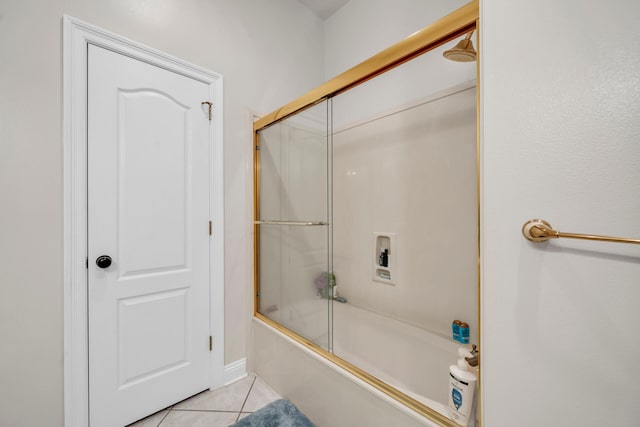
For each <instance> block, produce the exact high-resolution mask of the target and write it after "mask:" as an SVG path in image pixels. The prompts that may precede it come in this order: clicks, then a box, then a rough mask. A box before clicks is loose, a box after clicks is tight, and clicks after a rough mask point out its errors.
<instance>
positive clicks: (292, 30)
mask: <svg viewBox="0 0 640 427" xmlns="http://www.w3.org/2000/svg"><path fill="white" fill-rule="evenodd" d="M63 14H69V15H71V16H75V17H77V18H80V19H82V20H85V21H87V22H89V23H92V24H94V25H97V26H100V27H102V28H104V29H107V30H110V31H113V32H115V33H118V34H120V35H123V36H125V37H129V38H131V39H134V40H136V41H139V42H141V43H144V44H147V45H149V46H151V47H154V48H157V49H160V50H163V51H165V52H167V53H169V54H172V55H175V56H178V57H180V58H183V59H185V60H187V61H190V62H193V63H195V64H198V65H201V66H203V67H206V68H209V69H211V70H214V71H216V72H219V73H222V74H223V75H224V78H225V88H224V90H225V105H224V114H225V123H224V126H225V167H226V169H225V180H226V181H225V188H226V193H225V203H226V210H225V214H226V220H225V233H226V234H225V236H226V241H225V253H226V254H225V269H226V289H225V294H226V297H225V319H226V331H225V332H226V342H225V350H226V352H225V359H226V363H230V362H233V361H235V360H238V359H241V358H243V357H245V356H246V339H247V337H246V334H245V330H246V329H245V325H246V322H247V319H248V313H247V304H246V300H247V298H249V296H248V295H247V294H246V286H245V284H246V283H247V280H250V278H247V272H248V271H250V263H251V259H250V258H249V257H248V256H247V252H248V251H247V245H248V244H249V242H248V238H249V236H248V235H247V230H248V227H247V221H248V220H249V217H248V216H249V207H248V206H247V198H246V197H245V194H246V192H247V188H248V186H249V183H248V182H247V180H246V178H247V176H248V175H247V169H248V167H249V158H250V148H251V147H250V143H249V141H250V137H251V134H250V124H249V120H250V119H249V110H253V111H257V112H268V111H270V110H272V109H275V108H276V107H278V106H280V105H282V104H284V103H285V102H288V101H289V100H291V99H293V98H295V97H297V96H299V95H301V94H303V93H305V92H307V91H308V90H310V89H312V88H313V87H315V86H317V85H318V84H320V83H322V81H323V79H324V78H323V60H322V52H323V43H324V42H323V36H322V22H321V21H320V20H319V18H317V17H316V16H315V15H314V14H313V13H312V12H310V11H309V10H308V9H306V8H305V7H303V6H301V5H300V4H299V3H298V2H297V1H295V0H272V1H269V2H264V1H257V0H234V1H225V0H186V1H185V0H182V1H178V0H164V1H156V2H144V1H128V0H108V1H100V2H93V1H82V0H52V1H44V0H20V1H2V2H0V73H1V78H0V93H1V94H2V95H1V96H0V112H1V113H0V117H1V121H0V149H1V153H0V195H1V197H2V202H1V204H2V207H3V209H2V210H1V211H0V223H1V224H2V233H1V235H2V237H1V238H0V281H1V288H2V291H3V294H2V298H0V336H1V337H2V345H1V346H0V360H1V361H2V363H0V383H1V384H2V387H1V388H0V425H3V426H5V425H6V426H12V427H18V426H34V427H36V426H60V425H62V422H63V371H62V358H63V328H62V325H63V285H62V129H61V127H62V126H61V124H62V110H61V106H62V87H61V84H62V68H61V67H62V15H63Z"/></svg>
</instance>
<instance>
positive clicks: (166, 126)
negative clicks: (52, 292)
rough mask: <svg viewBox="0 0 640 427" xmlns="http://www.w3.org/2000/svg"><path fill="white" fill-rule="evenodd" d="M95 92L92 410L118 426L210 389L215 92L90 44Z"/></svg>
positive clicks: (95, 420)
mask: <svg viewBox="0 0 640 427" xmlns="http://www.w3.org/2000/svg"><path fill="white" fill-rule="evenodd" d="M88 93H89V98H88V218H89V221H88V236H89V239H88V253H89V265H88V267H89V268H88V278H89V280H88V283H89V290H88V292H89V389H90V392H89V396H90V397H89V399H90V402H89V412H90V422H91V427H99V426H109V427H113V426H122V425H126V424H129V423H131V422H134V421H136V420H138V419H140V418H143V417H145V416H146V415H149V414H151V413H153V412H155V411H157V410H160V409H162V408H164V407H167V406H169V405H171V404H173V403H175V402H178V401H180V400H182V399H185V398H186V397H189V396H191V395H193V394H195V393H197V392H199V391H202V390H204V389H207V388H208V378H209V346H208V337H209V235H208V221H209V160H208V159H209V121H208V117H207V113H206V112H205V111H203V110H202V108H201V106H200V102H201V101H203V100H207V99H208V98H209V88H208V85H206V84H205V83H202V82H199V81H196V80H194V79H191V78H188V77H185V76H182V75H180V74H177V73H174V72H171V71H168V70H165V69H162V68H159V67H156V66H153V65H150V64H147V63H144V62H141V61H138V60H135V59H132V58H129V57H127V56H124V55H120V54H117V53H115V52H112V51H109V50H107V49H103V48H100V47H97V46H92V45H90V46H89V81H88ZM100 255H109V256H111V258H112V260H113V262H112V264H111V266H109V267H108V268H99V267H98V266H97V265H96V263H95V260H96V258H97V257H98V256H100Z"/></svg>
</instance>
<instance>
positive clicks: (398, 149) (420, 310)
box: [331, 40, 478, 416]
mask: <svg viewBox="0 0 640 427" xmlns="http://www.w3.org/2000/svg"><path fill="white" fill-rule="evenodd" d="M456 42H457V40H453V41H451V42H450V43H448V44H445V45H443V46H441V47H439V48H436V49H434V50H433V51H431V52H428V53H426V54H424V55H422V56H420V57H417V58H415V59H413V60H412V61H409V62H406V63H405V64H403V65H401V66H399V67H397V68H395V69H393V70H391V71H389V72H387V73H385V74H382V75H380V76H378V77H376V78H374V79H371V80H369V81H367V82H366V83H363V84H361V85H359V86H357V87H355V88H353V89H351V90H349V91H345V92H343V93H340V94H339V95H336V96H334V97H333V98H332V99H331V101H332V109H331V110H332V125H333V126H332V165H333V168H332V178H333V184H332V185H333V188H334V191H333V197H332V202H333V212H332V216H333V272H334V274H335V277H336V281H337V286H338V290H339V293H340V296H342V297H344V298H345V299H346V302H345V303H339V302H338V301H334V303H333V305H334V306H333V336H332V349H333V352H334V354H335V355H336V356H339V357H340V358H342V359H344V360H346V361H347V362H350V363H352V364H354V365H356V366H358V367H360V368H362V369H364V370H366V371H367V372H368V373H369V374H372V375H373V376H375V377H376V378H379V379H381V380H383V381H384V382H386V383H387V384H389V385H392V386H393V387H394V388H396V389H397V390H400V391H402V392H403V393H405V394H407V395H409V396H411V397H413V398H414V399H416V400H418V401H420V402H422V403H424V404H426V405H427V406H429V407H431V408H432V409H435V410H437V411H438V412H440V413H441V414H442V415H445V416H446V415H447V413H448V412H447V409H446V405H447V401H448V393H449V388H448V378H449V377H448V369H449V365H452V364H455V363H456V358H457V348H458V347H462V346H463V344H461V343H458V342H456V341H454V340H453V339H452V328H451V324H452V321H453V320H460V321H462V322H466V323H467V324H469V325H470V329H471V334H470V342H469V344H468V345H467V347H469V346H470V344H478V340H477V339H478V334H477V331H478V322H477V319H478V297H477V296H478V293H477V277H478V268H477V265H478V228H477V223H478V220H477V219H478V205H477V200H478V195H477V185H478V184H477V165H476V161H477V135H476V88H475V81H474V80H475V75H476V64H475V63H473V62H472V63H455V62H451V61H448V60H446V59H444V58H443V57H442V51H444V50H446V49H450V48H451V47H452V45H455V43H456Z"/></svg>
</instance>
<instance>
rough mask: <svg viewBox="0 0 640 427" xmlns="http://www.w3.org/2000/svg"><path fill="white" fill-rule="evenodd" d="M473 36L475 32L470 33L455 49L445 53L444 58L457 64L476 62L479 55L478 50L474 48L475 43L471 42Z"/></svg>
mask: <svg viewBox="0 0 640 427" xmlns="http://www.w3.org/2000/svg"><path fill="white" fill-rule="evenodd" d="M472 34H473V31H471V32H470V33H468V34H467V36H466V37H465V38H464V39H463V40H460V41H459V42H458V44H456V45H455V46H454V47H453V48H451V49H449V50H447V51H445V52H444V53H443V54H442V56H444V57H445V58H447V59H450V60H452V61H456V62H471V61H475V60H476V57H477V54H476V50H475V49H474V48H473V42H472V41H471V35H472Z"/></svg>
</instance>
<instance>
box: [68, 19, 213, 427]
mask: <svg viewBox="0 0 640 427" xmlns="http://www.w3.org/2000/svg"><path fill="white" fill-rule="evenodd" d="M63 32H64V34H63V49H64V51H63V55H64V58H63V60H64V63H63V100H64V101H63V104H64V105H63V108H64V112H63V145H64V154H63V156H64V158H63V162H64V166H63V170H64V216H63V218H64V225H63V227H64V413H65V415H64V419H65V426H66V427H82V426H88V425H89V342H88V306H87V267H86V262H87V46H88V44H93V45H96V46H101V47H104V48H106V49H110V50H112V51H115V52H118V53H120V54H123V55H127V56H129V57H132V58H134V59H137V60H140V61H144V62H147V63H149V64H152V65H155V66H158V67H161V68H164V69H167V70H170V71H173V72H176V73H179V74H182V75H184V76H187V77H190V78H193V79H195V80H198V81H201V82H203V83H205V84H208V85H209V99H208V100H206V99H203V101H211V102H213V104H214V107H213V108H214V114H213V117H212V126H213V127H212V132H211V133H210V141H209V143H210V147H211V150H210V153H211V154H210V170H211V172H210V184H209V186H210V197H209V200H210V205H209V212H210V219H211V220H212V221H213V238H212V239H211V240H210V257H211V258H210V263H209V265H210V270H209V287H210V292H209V295H210V303H209V304H210V315H209V319H210V325H209V328H210V331H211V336H212V337H213V343H214V346H213V351H212V352H211V360H210V378H209V383H210V387H211V388H217V387H220V386H222V385H223V373H224V226H223V225H224V216H223V215H224V209H223V201H224V187H223V177H224V171H223V132H222V105H223V100H222V87H223V86H222V76H221V75H220V74H217V73H214V72H211V71H208V70H206V69H204V68H201V67H199V66H196V65H193V64H189V63H187V62H185V61H182V60H180V59H178V58H175V57H173V56H170V55H167V54H165V53H162V52H159V51H157V50H155V49H152V48H150V47H147V46H144V45H142V44H140V43H136V42H134V41H131V40H128V39H126V38H124V37H120V36H118V35H116V34H113V33H110V32H108V31H105V30H102V29H100V28H97V27H95V26H93V25H90V24H87V23H85V22H82V21H80V20H78V19H76V18H73V17H70V16H67V15H65V16H64V18H63Z"/></svg>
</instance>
